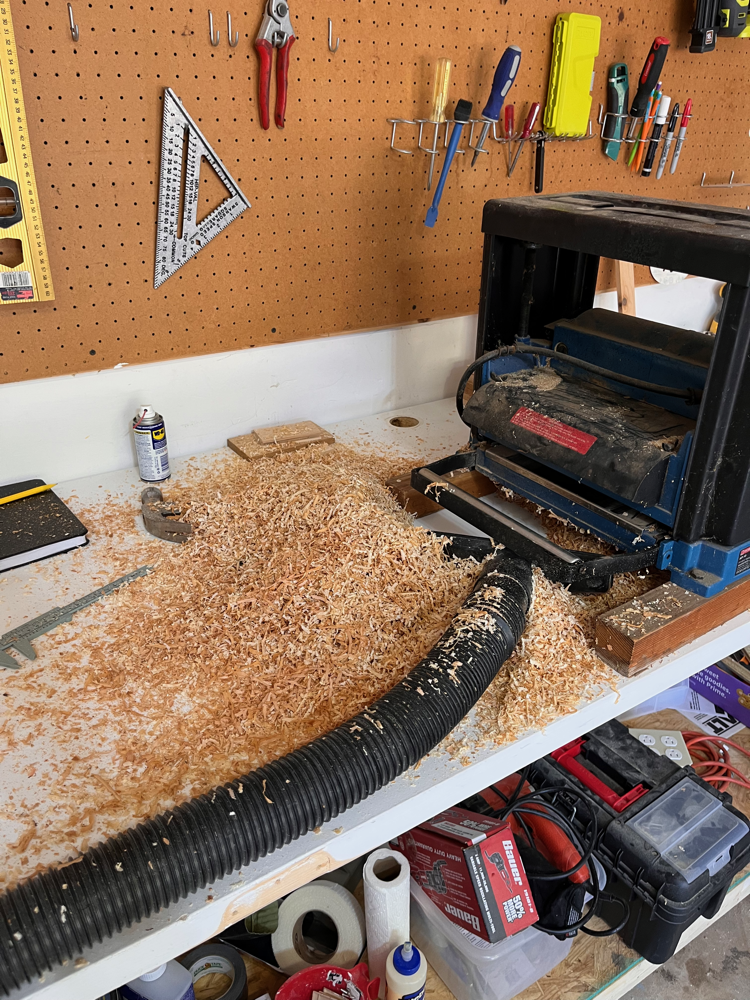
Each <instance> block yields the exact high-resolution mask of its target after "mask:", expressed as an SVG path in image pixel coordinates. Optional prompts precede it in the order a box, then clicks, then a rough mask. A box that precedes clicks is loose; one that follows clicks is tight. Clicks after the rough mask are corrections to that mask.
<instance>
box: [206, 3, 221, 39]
mask: <svg viewBox="0 0 750 1000" xmlns="http://www.w3.org/2000/svg"><path fill="white" fill-rule="evenodd" d="M208 37H209V38H210V39H211V44H212V45H213V47H214V48H216V46H217V45H218V44H219V39H220V38H221V32H220V31H217V32H216V33H215V34H214V15H213V12H212V11H209V12H208Z"/></svg>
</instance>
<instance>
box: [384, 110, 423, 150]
mask: <svg viewBox="0 0 750 1000" xmlns="http://www.w3.org/2000/svg"><path fill="white" fill-rule="evenodd" d="M388 121H389V123H390V125H391V149H392V150H393V152H394V153H403V154H404V156H413V155H414V151H413V150H411V149H399V147H398V146H397V145H396V129H397V128H398V126H399V125H415V124H416V122H413V121H410V120H409V119H408V118H389V119H388Z"/></svg>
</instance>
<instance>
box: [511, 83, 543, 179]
mask: <svg viewBox="0 0 750 1000" xmlns="http://www.w3.org/2000/svg"><path fill="white" fill-rule="evenodd" d="M540 110H541V105H540V104H539V102H538V101H534V103H533V104H532V105H531V107H530V108H529V113H528V114H527V115H526V121H525V122H524V123H523V131H522V132H521V138H520V140H519V143H518V149H517V150H516V155H515V156H514V157H513V161H512V163H511V165H510V167H509V168H508V177H510V175H511V174H512V173H513V171H514V170H515V169H516V164H517V163H518V157H519V156H520V155H521V150H522V149H523V144H524V143H525V142H526V140H527V139H528V138H529V136H530V135H531V133H532V132H533V131H534V126H535V125H536V120H537V118H538V117H539V111H540Z"/></svg>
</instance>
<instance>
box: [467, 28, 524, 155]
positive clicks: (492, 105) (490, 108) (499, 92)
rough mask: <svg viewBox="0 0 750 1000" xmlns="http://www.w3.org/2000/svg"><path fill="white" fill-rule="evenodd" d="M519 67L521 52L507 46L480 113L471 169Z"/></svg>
mask: <svg viewBox="0 0 750 1000" xmlns="http://www.w3.org/2000/svg"><path fill="white" fill-rule="evenodd" d="M520 65H521V50H520V49H519V47H518V46H517V45H509V46H508V48H507V49H506V50H505V52H503V54H502V56H501V57H500V62H499V63H498V64H497V69H496V70H495V76H494V79H493V81H492V90H491V91H490V99H489V100H488V101H487V104H486V105H485V107H484V111H483V112H482V118H484V124H483V125H482V134H481V136H480V137H479V142H478V143H477V145H476V146H475V148H474V156H473V157H472V160H471V165H472V167H473V166H474V164H475V163H476V162H477V160H478V159H479V154H480V152H483V151H484V143H485V140H486V139H487V133H488V132H489V130H490V125H492V124H494V123H495V122H498V121H499V120H500V109H501V108H502V106H503V101H504V100H505V98H506V97H507V95H508V91H509V90H510V88H511V87H512V86H513V81H514V80H515V78H516V73H517V72H518V67H519V66H520Z"/></svg>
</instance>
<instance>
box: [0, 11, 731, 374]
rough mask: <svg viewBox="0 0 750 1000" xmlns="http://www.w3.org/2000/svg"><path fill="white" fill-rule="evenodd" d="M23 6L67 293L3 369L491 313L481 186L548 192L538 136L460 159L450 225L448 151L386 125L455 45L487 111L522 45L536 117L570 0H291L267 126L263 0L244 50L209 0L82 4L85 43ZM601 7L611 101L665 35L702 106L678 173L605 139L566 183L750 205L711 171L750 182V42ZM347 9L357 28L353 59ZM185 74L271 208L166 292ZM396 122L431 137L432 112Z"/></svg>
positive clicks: (16, 329)
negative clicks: (541, 185) (173, 116)
mask: <svg viewBox="0 0 750 1000" xmlns="http://www.w3.org/2000/svg"><path fill="white" fill-rule="evenodd" d="M2 2H3V5H4V6H5V5H6V4H7V3H8V0H2ZM10 6H11V9H12V11H13V14H14V16H15V29H16V43H17V47H18V53H19V64H20V70H21V79H22V81H23V87H24V95H25V98H26V104H27V115H28V118H29V122H28V127H29V138H30V144H31V149H32V151H33V154H34V158H35V168H36V178H37V182H38V187H39V199H40V203H41V214H42V217H43V218H44V221H45V224H46V236H47V242H48V250H49V261H50V269H51V271H52V273H53V274H54V275H55V279H56V288H55V293H56V300H55V301H54V302H40V303H27V304H19V305H15V304H7V305H5V306H3V307H2V318H3V334H2V342H0V379H2V380H4V381H15V380H21V379H31V378H41V377H44V376H47V375H64V374H70V373H73V372H82V371H92V370H97V369H105V368H112V367H114V366H115V365H117V364H120V363H123V362H126V363H130V364H139V363H142V362H146V361H163V360H165V359H174V358H180V357H186V356H190V355H196V354H208V353H211V352H217V351H228V350H235V349H239V348H246V347H252V346H257V345H266V344H271V343H284V342H289V341H293V340H301V339H306V338H308V339H309V338H313V337H322V336H328V335H330V334H332V333H339V332H344V331H351V330H372V329H375V328H377V327H388V328H392V327H397V326H401V325H404V324H409V323H418V322H424V321H426V320H430V319H438V318H440V317H447V316H460V315H469V314H473V313H475V312H476V310H477V305H478V302H479V283H480V272H481V257H482V242H483V241H482V233H481V216H482V209H483V206H484V203H485V202H486V201H487V199H489V198H493V197H507V196H513V195H527V194H530V193H531V191H532V190H533V170H534V167H533V162H534V156H533V148H530V147H531V144H527V145H526V147H525V148H524V150H523V153H522V155H521V157H520V159H519V162H518V166H517V167H516V169H515V171H514V173H513V176H512V177H511V178H510V179H508V177H507V168H506V162H507V161H506V155H505V154H506V147H505V146H504V145H500V144H499V143H495V142H494V141H493V140H492V139H490V145H489V148H490V153H489V155H487V156H482V157H480V159H479V161H478V162H477V165H476V167H474V168H473V169H472V168H471V165H470V161H471V155H463V156H457V157H456V160H455V162H454V165H453V167H452V168H451V173H450V176H449V178H448V184H447V186H446V190H445V194H444V196H443V200H442V204H441V211H440V219H439V222H438V225H437V226H436V228H435V229H434V230H430V229H427V228H426V227H425V226H424V215H425V211H426V209H427V206H428V204H429V201H430V197H431V195H428V192H427V190H426V179H427V167H428V157H427V156H426V155H425V154H424V153H422V152H418V151H417V152H415V153H414V154H413V155H411V156H403V155H400V154H398V153H396V152H392V151H391V150H390V149H389V144H390V126H389V125H388V121H387V120H388V118H392V117H400V118H407V119H411V120H413V119H415V118H420V117H422V118H423V117H426V116H427V115H428V114H429V110H430V102H431V95H432V85H433V79H434V76H435V65H436V61H437V59H438V58H439V57H441V56H447V57H448V58H450V59H451V60H452V63H453V68H452V74H451V83H450V92H449V109H452V108H453V107H454V106H455V103H456V101H457V100H458V99H460V98H464V99H469V100H471V101H473V102H474V112H475V113H476V114H477V115H479V114H480V113H481V109H482V108H483V107H484V103H485V101H486V100H487V96H488V95H489V92H490V87H491V83H492V77H493V74H494V72H495V68H496V66H497V63H498V59H499V57H500V55H501V54H502V52H503V50H504V49H505V47H506V46H507V45H509V44H518V45H519V46H520V47H521V49H522V51H523V56H522V60H521V67H520V70H519V74H518V77H517V79H516V81H515V83H514V84H513V89H512V91H511V99H512V101H513V103H514V105H515V108H516V121H517V122H518V121H519V120H520V121H522V120H523V118H524V116H525V114H526V111H527V109H528V107H529V104H530V103H531V102H532V101H541V102H544V100H545V97H546V88H547V76H548V71H549V65H550V57H551V52H552V34H553V28H554V21H555V17H556V15H557V14H558V13H559V12H560V10H561V9H562V8H560V7H559V6H558V5H557V4H550V3H548V2H546V0H528V2H527V3H508V4H505V5H503V4H501V3H498V2H497V0H493V2H492V3H489V2H482V3H480V4H478V5H477V4H471V3H469V2H468V0H452V2H450V3H449V2H447V0H434V2H431V3H429V4H427V3H424V2H423V0H404V2H403V3H399V4H398V5H394V4H393V3H392V2H390V0H329V3H328V4H327V5H326V7H325V9H324V10H321V7H320V4H319V3H316V2H314V0H291V3H290V16H291V18H292V24H293V26H294V31H295V35H296V39H297V40H296V42H295V44H294V47H293V50H292V54H291V64H290V74H289V77H290V79H289V101H288V105H287V118H286V127H285V128H284V129H278V128H276V127H275V126H273V125H272V127H271V128H270V129H269V130H268V131H267V132H264V131H263V129H261V127H260V124H259V121H258V105H257V84H258V62H257V54H256V52H255V51H254V49H253V43H254V40H255V37H256V35H257V33H258V29H259V27H260V22H261V19H262V16H263V6H264V5H263V2H262V0H255V2H254V3H251V4H246V5H244V8H242V9H238V10H233V11H232V17H233V25H234V28H235V29H236V30H238V31H239V34H240V39H239V44H238V45H237V47H236V48H230V47H229V45H228V44H227V41H226V31H225V27H226V25H225V22H224V23H221V24H219V23H218V21H217V22H216V25H217V27H218V28H220V29H221V40H220V44H219V45H218V46H217V47H216V48H214V47H212V45H211V43H210V40H209V37H208V8H207V7H206V6H205V5H201V4H198V5H192V4H187V5H186V4H177V3H170V4H157V3H154V0H111V2H109V3H91V4H90V5H89V4H82V3H81V4H76V3H75V0H74V2H73V8H74V12H75V17H76V20H77V23H78V27H79V31H80V39H79V41H78V42H74V41H73V40H72V38H71V35H70V30H69V27H68V15H67V7H66V4H65V3H64V2H62V0H60V2H56V3H41V2H37V0H35V2H27V3H23V2H22V0H10ZM581 9H584V10H585V12H586V13H591V14H597V15H598V16H600V17H601V19H602V42H601V49H600V53H599V56H598V57H597V59H596V63H595V74H596V75H595V80H594V91H593V108H592V118H594V119H595V118H596V113H597V111H598V104H599V103H600V102H603V101H604V100H605V94H606V78H607V69H608V67H609V65H610V64H611V63H613V62H618V61H625V62H627V63H628V65H629V68H630V74H631V79H635V76H636V74H637V73H638V72H639V70H640V68H641V66H642V65H643V61H644V59H645V56H646V53H647V51H648V48H649V46H650V44H651V41H652V40H653V38H654V37H655V36H656V35H660V34H666V35H667V36H668V37H669V38H670V39H671V41H672V45H671V48H670V52H669V55H668V57H667V61H666V63H665V69H664V73H663V81H664V87H665V90H666V92H667V93H669V94H670V95H671V96H672V97H673V99H674V100H677V101H679V102H680V104H681V105H683V104H684V102H685V99H686V97H692V98H693V100H694V102H695V106H694V117H693V119H692V121H691V123H690V128H689V130H688V136H687V140H686V142H685V145H684V148H683V149H682V155H681V159H680V165H679V169H678V170H677V172H676V173H675V174H669V173H668V172H667V173H666V174H665V176H664V177H663V178H662V179H661V180H659V181H657V180H656V179H655V178H651V179H650V180H644V179H641V178H640V177H637V176H635V175H634V174H631V173H629V172H628V170H627V169H626V168H625V166H624V164H623V163H622V162H619V163H613V162H612V161H611V160H609V159H607V157H605V156H604V155H603V153H602V150H601V145H602V144H601V142H600V141H599V140H598V139H596V138H593V139H591V140H587V141H585V142H554V143H549V144H548V145H547V152H546V171H545V192H546V193H555V192H563V191H574V190H579V189H580V188H581V187H586V188H590V189H597V190H604V191H607V190H611V191H621V192H626V193H631V194H638V195H643V194H649V195H656V196H658V197H663V198H675V199H683V200H689V201H690V200H692V201H701V202H709V203H711V202H713V203H716V204H721V205H729V206H735V207H740V208H744V207H745V205H746V204H747V201H748V199H747V194H746V190H745V189H744V188H735V189H709V188H701V187H700V186H699V185H700V178H701V173H702V171H703V170H704V169H705V170H708V171H709V176H708V178H707V180H708V181H709V182H716V181H721V180H724V181H726V179H727V178H728V175H729V172H730V171H731V170H735V171H736V172H737V173H736V178H735V179H736V181H737V182H740V181H748V180H750V175H748V174H745V173H744V172H743V170H744V165H745V164H746V163H747V160H748V156H747V153H748V149H749V148H750V139H749V138H748V129H747V122H746V118H747V109H746V103H747V101H746V97H745V93H744V88H743V87H742V86H738V85H732V84H736V83H737V82H740V81H743V80H744V79H745V76H746V68H747V66H746V63H747V52H748V42H747V40H746V39H731V38H721V39H719V41H718V44H717V47H716V51H715V52H713V53H710V54H708V55H703V56H696V55H691V54H690V53H689V52H688V44H689V33H688V27H689V21H690V15H689V12H688V11H686V8H685V4H684V0H666V2H665V3H663V4H649V3H646V2H645V0H635V2H634V3H633V4H624V5H623V4H619V5H618V4H605V3H603V2H601V0H600V2H598V3H595V2H593V0H585V3H584V4H583V6H582V7H581ZM221 13H222V12H221V11H217V10H216V9H215V10H214V18H215V19H216V18H218V17H219V14H221ZM329 17H330V18H331V19H332V21H333V32H334V35H333V37H334V38H336V37H339V38H340V39H341V44H340V46H339V49H338V51H337V52H336V53H335V54H334V53H331V52H329V50H328V18H329ZM727 84H728V85H727ZM165 87H171V88H172V89H173V90H174V91H175V93H177V94H179V96H180V99H181V101H182V102H183V105H184V107H185V108H186V110H187V111H188V113H189V114H190V115H191V117H192V118H193V119H194V120H195V122H196V124H197V125H198V127H199V128H200V129H201V131H202V132H203V134H204V135H205V137H206V141H207V142H208V143H209V144H210V145H211V148H212V149H213V150H214V151H215V152H216V154H217V156H219V157H220V158H221V160H222V162H223V163H224V164H225V166H226V168H227V170H228V171H229V172H230V173H231V175H232V177H233V178H235V180H236V181H237V184H238V185H239V186H240V188H241V190H242V191H243V193H244V194H245V195H246V196H247V198H248V200H249V201H250V202H251V203H252V208H251V209H248V210H247V211H246V212H245V213H244V214H243V215H242V217H241V218H240V219H238V220H236V221H235V222H233V223H232V225H231V226H229V227H227V229H226V230H225V231H223V232H222V233H221V234H220V235H219V236H218V237H216V239H214V240H213V241H212V242H211V243H210V245H208V246H206V247H205V248H204V249H203V250H201V252H200V253H198V254H196V255H195V257H193V258H192V259H191V260H190V261H189V262H188V263H187V264H185V265H184V266H183V267H182V268H181V269H180V271H179V272H178V273H177V274H175V275H174V277H172V278H170V280H169V281H168V282H166V283H165V284H164V285H163V286H161V287H160V288H159V289H158V290H154V288H153V271H154V261H155V253H156V201H157V193H158V182H159V162H160V145H161V129H162V109H163V105H162V98H163V93H164V88H165ZM718 123H720V127H719V124H718ZM468 131H469V130H468V129H466V130H465V132H468ZM467 138H468V136H467ZM398 139H399V144H400V145H402V146H404V147H405V146H406V145H407V144H408V145H409V147H410V148H414V147H415V140H416V129H411V131H409V130H408V129H407V130H406V131H402V132H401V133H400V134H399V137H398ZM439 166H440V164H439V162H438V164H437V165H436V170H439ZM1 173H2V164H0V174H1ZM212 174H213V172H212V171H210V170H205V171H202V172H201V189H202V195H201V198H202V201H201V205H202V213H206V214H207V213H208V212H209V211H210V210H211V209H212V208H215V207H216V205H218V204H219V203H220V202H221V201H222V200H223V199H224V198H225V197H226V191H225V190H224V189H223V187H222V185H221V184H220V183H219V181H218V179H217V178H215V177H213V176H212ZM204 175H205V176H204ZM436 176H437V175H436ZM641 280H646V279H643V278H641V276H640V274H639V275H638V276H637V277H636V281H637V282H640V281H641ZM608 287H614V280H613V278H612V277H610V278H609V279H608Z"/></svg>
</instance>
